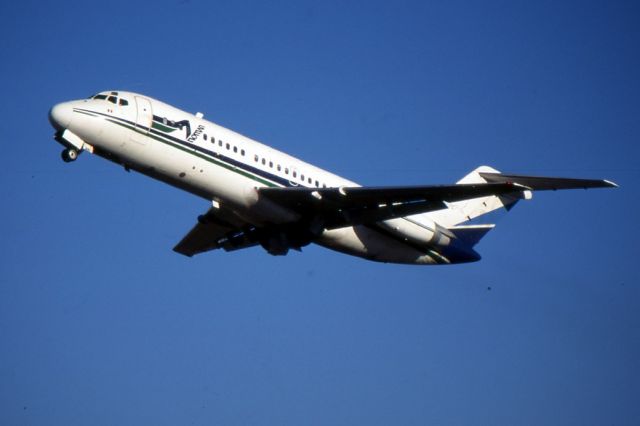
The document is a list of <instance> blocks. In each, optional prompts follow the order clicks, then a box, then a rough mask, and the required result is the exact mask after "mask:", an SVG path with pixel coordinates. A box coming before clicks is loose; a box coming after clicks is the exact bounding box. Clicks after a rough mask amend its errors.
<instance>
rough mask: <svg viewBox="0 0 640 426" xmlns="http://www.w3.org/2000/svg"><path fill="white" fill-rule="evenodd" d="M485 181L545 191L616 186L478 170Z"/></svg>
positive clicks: (596, 182)
mask: <svg viewBox="0 0 640 426" xmlns="http://www.w3.org/2000/svg"><path fill="white" fill-rule="evenodd" d="M479 175H480V176H482V177H483V178H484V179H485V180H486V181H487V182H491V183H512V184H517V185H522V186H526V187H527V188H529V189H532V190H534V191H547V190H553V191H555V190H558V189H587V188H616V187H617V186H618V185H616V184H615V183H613V182H610V181H608V180H600V179H572V178H556V177H543V176H524V175H505V174H502V173H488V172H480V173H479Z"/></svg>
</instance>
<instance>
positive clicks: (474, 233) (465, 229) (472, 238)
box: [449, 224, 496, 247]
mask: <svg viewBox="0 0 640 426" xmlns="http://www.w3.org/2000/svg"><path fill="white" fill-rule="evenodd" d="M495 226H496V225H494V224H486V225H460V226H454V227H452V228H449V231H451V232H453V235H455V236H456V238H458V239H460V240H461V241H462V242H463V243H465V244H466V245H468V246H469V247H473V246H475V245H476V244H478V241H480V240H481V239H482V238H483V237H484V236H485V235H487V233H488V232H489V231H491V230H492V229H493V228H495Z"/></svg>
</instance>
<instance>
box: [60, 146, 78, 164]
mask: <svg viewBox="0 0 640 426" xmlns="http://www.w3.org/2000/svg"><path fill="white" fill-rule="evenodd" d="M61 157H62V161H64V162H65V163H70V162H72V161H76V158H78V151H77V150H75V149H73V148H67V149H65V150H64V151H62V154H61Z"/></svg>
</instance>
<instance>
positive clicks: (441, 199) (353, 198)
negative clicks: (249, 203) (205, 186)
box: [259, 183, 528, 229]
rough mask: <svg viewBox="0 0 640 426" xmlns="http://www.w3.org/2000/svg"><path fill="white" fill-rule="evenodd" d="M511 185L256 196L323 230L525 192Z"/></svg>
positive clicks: (276, 191) (264, 191) (263, 192)
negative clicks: (315, 222) (317, 221)
mask: <svg viewBox="0 0 640 426" xmlns="http://www.w3.org/2000/svg"><path fill="white" fill-rule="evenodd" d="M527 189H528V188H524V187H522V186H520V185H519V184H513V183H480V184H460V185H437V186H401V187H341V188H304V187H296V188H261V189H260V190H259V192H260V196H261V197H265V198H268V199H269V200H271V201H273V202H275V203H277V204H279V205H282V206H284V207H287V208H289V209H291V210H293V211H296V212H297V213H299V214H300V215H301V216H302V217H307V218H309V217H315V218H317V217H321V220H322V223H323V225H324V227H325V228H326V229H334V228H340V227H343V226H351V225H359V224H369V223H375V222H379V221H382V220H387V219H393V218H398V217H404V216H409V215H413V214H418V213H424V212H429V211H434V210H440V209H444V208H447V205H446V204H445V202H454V201H460V200H466V199H471V198H478V197H485V196H488V195H506V194H513V193H518V192H521V191H523V190H527Z"/></svg>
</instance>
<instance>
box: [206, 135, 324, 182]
mask: <svg viewBox="0 0 640 426" xmlns="http://www.w3.org/2000/svg"><path fill="white" fill-rule="evenodd" d="M202 138H203V139H204V140H205V141H207V140H209V139H211V143H212V144H214V145H215V144H216V139H215V138H214V137H213V136H211V138H209V136H208V135H207V134H206V133H204V134H203V135H202ZM217 143H218V146H219V147H220V148H222V147H223V146H224V147H225V148H226V149H227V151H231V150H233V152H234V153H238V147H237V146H235V145H233V146H232V145H231V144H229V142H227V143H224V142H223V141H222V139H218V141H217ZM239 151H240V155H241V156H242V157H244V156H245V151H244V149H240V150H239ZM253 161H254V162H256V163H259V164H260V163H261V164H262V165H263V166H266V165H267V164H268V165H269V168H270V169H273V168H274V164H273V161H269V160H267V159H266V158H264V157H263V158H262V159H261V158H260V156H259V155H258V154H255V155H254V156H253ZM275 168H276V170H277V171H278V172H281V173H282V169H283V167H282V166H281V165H280V164H276V165H275ZM289 171H290V170H289V167H284V174H285V175H289ZM291 175H292V176H293V178H294V179H299V180H300V182H307V183H308V184H309V185H313V184H314V183H315V186H316V188H320V186H321V185H320V182H319V181H318V180H315V181H314V179H313V178H311V177H310V176H306V180H305V175H304V174H303V173H300V174H299V175H298V172H297V171H296V170H291ZM322 187H323V188H326V187H327V185H326V184H324V183H323V184H322Z"/></svg>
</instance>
